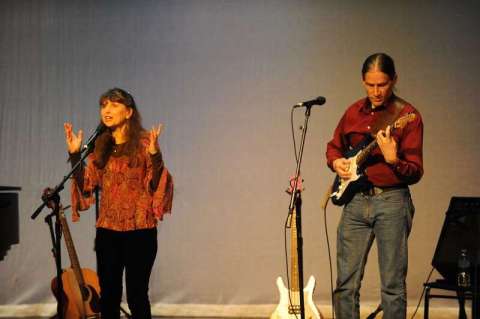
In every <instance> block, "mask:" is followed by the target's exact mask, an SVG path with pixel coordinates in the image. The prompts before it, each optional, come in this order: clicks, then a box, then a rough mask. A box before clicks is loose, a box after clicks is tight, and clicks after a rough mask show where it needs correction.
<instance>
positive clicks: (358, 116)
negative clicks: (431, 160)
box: [326, 98, 423, 187]
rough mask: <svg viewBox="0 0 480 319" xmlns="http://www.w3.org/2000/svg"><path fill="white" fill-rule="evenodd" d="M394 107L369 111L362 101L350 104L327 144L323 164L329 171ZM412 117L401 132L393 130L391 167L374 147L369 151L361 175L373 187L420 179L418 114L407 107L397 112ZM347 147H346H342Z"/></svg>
mask: <svg viewBox="0 0 480 319" xmlns="http://www.w3.org/2000/svg"><path fill="white" fill-rule="evenodd" d="M392 107H395V106H394V105H393V104H390V105H388V104H387V106H385V107H380V108H376V109H372V107H371V105H370V103H368V101H367V100H366V99H365V98H364V99H361V100H359V101H357V102H355V103H354V104H352V105H351V106H350V107H349V108H348V109H347V111H346V112H345V114H344V115H343V117H342V118H341V119H340V122H339V123H338V125H337V128H336V129H335V132H334V134H333V139H332V140H331V141H330V142H328V144H327V152H326V155H327V164H328V166H329V167H330V168H331V169H332V170H333V161H334V160H336V159H338V158H342V157H345V155H344V154H345V153H346V152H347V151H348V150H349V149H350V148H351V147H353V148H355V146H357V145H358V144H359V143H360V142H362V141H363V140H364V139H365V137H366V136H371V135H372V134H375V133H376V132H372V128H373V127H374V123H375V122H376V119H377V118H378V117H379V116H381V112H387V111H388V110H389V108H392ZM412 112H413V113H414V114H415V115H416V117H415V119H414V120H413V121H411V122H409V123H408V124H407V125H406V126H405V127H404V128H401V129H396V130H395V131H394V132H393V133H392V136H393V138H394V139H395V140H396V142H397V147H398V150H397V156H398V158H399V161H398V162H397V163H396V164H395V165H390V164H388V163H386V162H385V159H384V157H383V155H382V152H381V151H380V149H379V148H378V147H377V148H376V149H374V150H373V151H372V153H371V154H370V156H369V158H368V160H367V161H366V163H365V175H366V176H367V178H368V180H369V181H370V182H372V183H373V185H375V186H379V187H390V186H401V185H411V184H414V183H416V182H418V181H419V180H420V178H421V177H422V175H423V158H422V146H423V122H422V118H421V116H420V113H419V112H418V111H417V110H416V109H415V108H414V107H413V106H412V105H411V104H409V103H406V104H405V106H404V107H403V109H402V110H401V111H400V115H399V116H402V115H405V114H407V113H412ZM344 144H347V145H344Z"/></svg>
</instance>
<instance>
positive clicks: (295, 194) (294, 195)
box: [288, 105, 313, 319]
mask: <svg viewBox="0 0 480 319" xmlns="http://www.w3.org/2000/svg"><path fill="white" fill-rule="evenodd" d="M312 106H313V105H307V106H306V110H305V122H304V124H303V126H302V138H301V142H300V149H299V155H298V160H297V168H296V170H295V177H294V180H293V183H294V184H293V188H292V192H291V194H290V195H291V196H290V205H289V207H288V215H289V216H292V213H293V209H294V207H295V210H296V219H295V221H296V226H297V255H298V286H299V287H298V289H299V290H298V291H299V292H300V293H299V295H300V318H301V319H305V301H304V296H303V237H302V217H301V216H302V198H301V196H300V192H299V191H298V189H297V185H298V179H299V177H300V167H301V165H302V157H303V148H304V146H305V136H306V134H307V128H308V119H309V118H310V111H311V108H312ZM289 218H290V217H289Z"/></svg>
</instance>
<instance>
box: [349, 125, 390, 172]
mask: <svg viewBox="0 0 480 319" xmlns="http://www.w3.org/2000/svg"><path fill="white" fill-rule="evenodd" d="M395 131H396V128H395V127H394V126H392V127H391V129H390V134H393V133H394V132H395ZM377 146H378V142H377V140H376V139H374V140H373V141H371V142H370V143H369V144H368V145H367V146H365V148H364V149H363V150H361V151H360V153H359V154H358V156H357V166H361V165H362V164H363V163H365V161H366V160H367V158H368V156H369V155H370V153H371V152H372V151H373V150H374V149H375V148H376V147H377Z"/></svg>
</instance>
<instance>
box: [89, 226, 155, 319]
mask: <svg viewBox="0 0 480 319" xmlns="http://www.w3.org/2000/svg"><path fill="white" fill-rule="evenodd" d="M95 250H96V254H97V268H98V269H97V271H98V277H99V280H100V290H101V292H100V294H101V297H100V305H101V312H102V319H118V318H120V302H121V300H122V290H123V286H122V279H123V270H125V283H126V291H127V303H128V307H129V308H130V311H131V312H132V318H134V319H136V318H142V319H148V318H151V317H152V315H151V311H150V300H149V298H148V282H149V280H150V274H151V272H152V267H153V263H154V262H155V257H156V255H157V229H156V228H152V229H142V230H134V231H126V232H119V231H113V230H108V229H104V228H98V229H97V236H96V239H95Z"/></svg>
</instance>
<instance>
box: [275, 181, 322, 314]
mask: <svg viewBox="0 0 480 319" xmlns="http://www.w3.org/2000/svg"><path fill="white" fill-rule="evenodd" d="M291 189H293V185H292V180H290V190H288V191H287V192H289V191H291ZM297 189H298V190H300V191H301V189H302V186H301V180H300V179H299V182H298V184H297ZM289 218H290V225H291V226H290V251H291V253H290V269H291V270H290V272H291V278H290V289H288V288H287V287H285V284H284V283H283V280H282V277H278V278H277V288H278V291H279V294H280V301H279V303H278V305H277V308H276V309H275V311H274V312H273V313H272V315H271V316H270V319H300V293H303V300H304V308H305V309H304V310H305V318H307V319H324V317H323V315H322V314H321V313H320V312H319V310H318V309H317V307H316V306H315V303H314V302H313V291H314V290H315V278H314V277H313V276H310V278H309V279H308V283H307V285H306V286H305V288H304V289H303V291H302V292H301V291H300V289H299V285H300V284H299V271H298V252H297V224H296V210H295V209H293V212H292V214H291V215H290V217H289Z"/></svg>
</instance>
